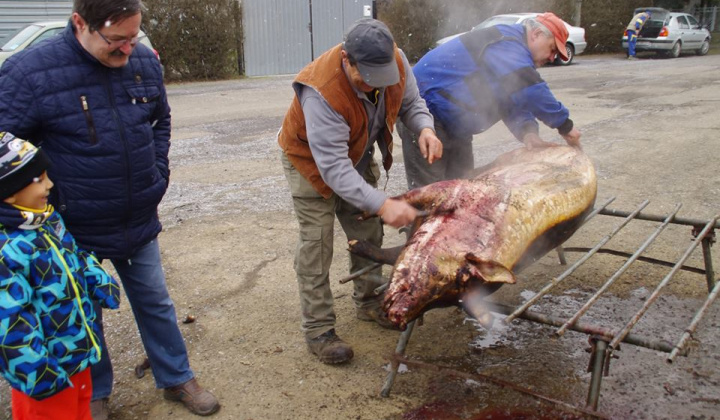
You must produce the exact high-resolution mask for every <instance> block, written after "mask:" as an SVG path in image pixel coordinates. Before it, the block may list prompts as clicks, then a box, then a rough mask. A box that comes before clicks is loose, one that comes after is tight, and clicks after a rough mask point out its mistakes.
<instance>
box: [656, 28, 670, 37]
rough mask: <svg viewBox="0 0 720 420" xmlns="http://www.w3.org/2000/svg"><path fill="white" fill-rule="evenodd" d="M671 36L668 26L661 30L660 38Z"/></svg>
mask: <svg viewBox="0 0 720 420" xmlns="http://www.w3.org/2000/svg"><path fill="white" fill-rule="evenodd" d="M668 35H670V31H668V28H667V26H663V27H662V29H660V33H659V34H658V36H668Z"/></svg>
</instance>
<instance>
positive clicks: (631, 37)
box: [627, 29, 637, 57]
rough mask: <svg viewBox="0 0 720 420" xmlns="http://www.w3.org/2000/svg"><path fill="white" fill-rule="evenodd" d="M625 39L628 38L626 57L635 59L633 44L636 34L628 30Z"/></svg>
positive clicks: (635, 40) (635, 41)
mask: <svg viewBox="0 0 720 420" xmlns="http://www.w3.org/2000/svg"><path fill="white" fill-rule="evenodd" d="M627 38H628V56H632V57H635V44H637V34H636V33H635V31H631V30H629V29H628V31H627Z"/></svg>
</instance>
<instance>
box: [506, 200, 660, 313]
mask: <svg viewBox="0 0 720 420" xmlns="http://www.w3.org/2000/svg"><path fill="white" fill-rule="evenodd" d="M649 203H650V201H649V200H645V201H643V202H642V203H641V204H640V206H638V208H637V209H635V211H634V212H632V213H631V214H630V215H628V216H627V217H626V218H625V220H624V221H623V222H622V223H620V224H619V225H618V226H616V227H615V229H613V231H612V232H610V233H609V234H608V235H606V236H605V237H604V238H602V239H601V240H600V242H598V243H597V245H595V247H593V249H591V250H590V252H588V253H587V254H585V255H584V256H583V257H582V258H580V259H579V260H577V261H576V262H575V264H573V265H572V266H571V267H570V268H568V269H567V270H565V272H564V273H562V274H560V276H558V277H555V278H553V279H552V280H550V283H549V284H548V285H547V286H545V287H544V288H543V289H542V290H540V291H539V292H538V293H537V294H535V296H533V297H531V298H530V299H529V300H528V301H527V302H525V304H523V305H522V306H520V307H519V308H518V309H517V310H515V312H513V313H512V314H510V315H509V316H508V317H507V318H505V320H503V322H504V323H506V324H509V323H510V322H512V321H513V320H514V319H515V318H517V317H518V315H520V314H521V313H523V312H524V311H526V310H527V309H528V308H529V307H530V306H532V305H533V304H534V303H535V302H536V301H537V300H538V299H540V298H541V297H543V296H544V295H546V294H547V293H548V292H549V291H550V289H552V288H553V287H555V286H556V285H557V284H558V283H560V282H561V281H563V280H564V279H565V278H566V277H568V276H569V275H570V274H572V273H573V272H574V271H575V270H577V268H578V267H580V265H581V264H582V263H584V262H585V261H587V260H588V259H589V258H590V257H592V256H593V255H594V254H595V253H596V252H597V250H598V249H600V248H601V247H602V246H603V245H605V244H606V243H608V241H610V239H612V237H613V236H615V235H616V234H617V233H618V232H619V231H620V229H622V228H623V227H625V225H627V224H628V223H630V221H631V220H632V219H633V218H634V217H635V215H636V214H638V213H640V210H642V209H644V208H645V206H647V205H648V204H649Z"/></svg>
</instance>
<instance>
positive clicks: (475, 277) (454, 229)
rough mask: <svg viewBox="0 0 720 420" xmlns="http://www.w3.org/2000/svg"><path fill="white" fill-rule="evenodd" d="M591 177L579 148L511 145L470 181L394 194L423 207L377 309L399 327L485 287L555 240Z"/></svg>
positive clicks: (567, 232)
mask: <svg viewBox="0 0 720 420" xmlns="http://www.w3.org/2000/svg"><path fill="white" fill-rule="evenodd" d="M596 192H597V179H596V176H595V169H594V167H593V164H592V162H591V161H590V159H589V158H588V156H587V155H585V154H584V153H583V152H582V151H580V150H578V149H575V148H571V147H566V146H556V147H547V148H542V149H534V150H528V149H526V148H521V149H516V150H513V151H511V152H508V153H505V154H503V155H501V156H499V157H498V158H497V159H496V160H495V161H494V162H493V163H491V164H490V165H488V166H487V167H485V168H483V170H482V171H481V173H479V174H478V175H477V176H475V177H474V178H472V179H469V180H465V179H463V180H451V181H441V182H437V183H434V184H431V185H428V186H426V187H423V188H418V189H415V190H412V191H409V192H407V193H406V194H404V195H402V196H400V197H397V198H399V199H402V200H404V201H406V202H408V203H410V204H411V205H413V206H415V207H417V208H419V209H423V210H427V211H428V212H429V214H430V215H429V216H427V217H425V218H423V219H422V220H419V221H418V223H416V226H415V230H414V232H413V234H412V236H411V237H410V239H409V240H408V242H407V244H406V246H405V247H404V248H403V250H402V252H401V253H400V256H399V258H398V260H397V262H396V264H395V267H394V269H393V272H392V275H391V279H390V285H389V287H388V290H387V291H386V293H385V297H384V301H383V308H384V310H385V311H386V312H387V314H388V318H389V319H390V320H391V321H392V322H393V323H394V324H395V325H397V326H398V327H400V328H402V329H404V328H405V326H406V325H407V323H408V322H410V321H412V320H413V319H415V318H417V317H418V316H419V315H420V314H422V313H423V312H425V311H426V310H428V309H431V308H434V307H439V306H449V305H456V304H458V303H459V302H460V301H462V299H463V296H464V295H465V294H466V293H468V292H470V291H472V292H476V291H477V290H478V289H486V290H485V291H484V292H483V293H484V294H487V293H491V292H492V291H494V290H496V289H497V288H498V287H499V286H500V285H502V284H504V283H515V275H514V272H515V273H516V272H519V270H521V269H522V268H524V267H526V266H528V265H529V264H531V263H532V262H533V261H535V260H536V259H538V258H540V257H541V256H543V255H544V254H546V253H547V252H548V251H550V250H552V249H554V248H555V247H557V246H559V245H560V244H562V243H563V242H564V241H565V240H567V239H568V238H569V237H570V236H571V235H572V234H573V233H574V232H575V230H576V229H577V228H578V227H579V226H580V224H581V223H582V220H583V219H584V218H585V216H586V215H587V214H588V213H590V212H591V211H592V208H593V205H594V203H595V196H596Z"/></svg>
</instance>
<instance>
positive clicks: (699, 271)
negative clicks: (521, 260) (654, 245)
mask: <svg viewBox="0 0 720 420" xmlns="http://www.w3.org/2000/svg"><path fill="white" fill-rule="evenodd" d="M563 250H564V251H565V252H588V251H590V248H583V247H567V248H564V249H563ZM597 253H598V254H610V255H615V256H618V257H626V258H629V257H631V256H632V254H631V253H629V252H623V251H617V250H615V249H607V248H601V249H598V251H597ZM637 260H638V261H642V262H646V263H650V264H657V265H663V266H665V267H673V266H675V263H674V262H670V261H663V260H659V259H657V258H650V257H643V256H642V255H641V256H639V257H638V259H637ZM680 269H681V270H684V271H689V272H690V273H695V274H702V275H703V276H704V275H705V273H706V272H707V271H705V270H703V269H702V268H697V267H690V266H689V265H683V266H682V267H680Z"/></svg>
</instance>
